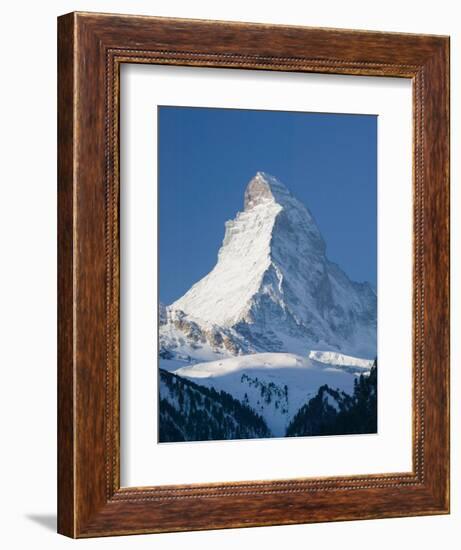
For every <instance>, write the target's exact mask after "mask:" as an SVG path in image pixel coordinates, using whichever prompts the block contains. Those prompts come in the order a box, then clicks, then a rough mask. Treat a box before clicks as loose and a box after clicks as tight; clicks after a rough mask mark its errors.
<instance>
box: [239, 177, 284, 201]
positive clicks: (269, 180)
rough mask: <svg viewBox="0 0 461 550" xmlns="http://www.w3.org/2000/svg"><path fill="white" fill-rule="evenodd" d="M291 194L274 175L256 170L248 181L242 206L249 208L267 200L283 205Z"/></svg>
mask: <svg viewBox="0 0 461 550" xmlns="http://www.w3.org/2000/svg"><path fill="white" fill-rule="evenodd" d="M290 197H291V194H290V192H289V191H288V189H287V188H286V187H285V185H283V183H282V182H280V181H279V180H278V179H277V178H274V176H271V175H270V174H267V173H266V172H256V175H255V176H254V177H253V178H252V179H251V180H250V181H249V183H248V185H247V188H246V190H245V197H244V208H245V210H251V209H252V208H254V207H255V206H258V205H259V204H261V203H263V202H267V201H272V202H277V203H278V204H280V205H283V204H284V203H285V202H286V199H288V198H290Z"/></svg>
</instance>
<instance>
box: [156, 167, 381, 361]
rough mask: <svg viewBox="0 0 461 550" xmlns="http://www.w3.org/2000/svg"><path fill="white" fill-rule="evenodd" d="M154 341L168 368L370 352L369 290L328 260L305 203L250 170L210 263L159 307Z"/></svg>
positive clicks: (372, 312) (372, 297)
mask: <svg viewBox="0 0 461 550" xmlns="http://www.w3.org/2000/svg"><path fill="white" fill-rule="evenodd" d="M160 349H161V353H160V355H161V356H162V353H163V354H164V356H165V357H166V356H168V355H169V357H168V359H170V360H173V361H174V362H173V363H171V364H170V365H171V366H172V365H174V364H175V361H176V360H179V361H186V362H196V361H210V360H216V359H218V358H222V357H231V356H235V355H241V354H247V353H256V352H267V351H271V352H292V353H297V354H301V355H306V354H307V353H308V351H309V350H312V349H319V350H327V351H335V352H342V353H346V354H350V355H353V356H356V357H365V358H374V357H375V355H376V294H375V292H374V290H373V289H372V287H371V286H370V285H369V284H368V283H356V282H353V281H351V280H350V279H349V278H348V277H347V275H346V274H345V273H344V272H343V271H342V270H341V269H340V268H339V267H338V266H337V265H336V264H334V263H332V262H330V261H329V260H328V258H327V257H326V246H325V242H324V240H323V238H322V235H321V234H320V231H319V229H318V227H317V225H316V223H315V220H314V218H313V217H312V215H311V213H310V212H309V211H308V209H307V208H306V207H305V206H304V205H303V204H302V203H301V202H300V201H298V200H297V199H296V198H295V197H293V196H292V195H291V193H290V192H289V191H288V189H287V188H286V187H285V186H284V185H283V184H282V183H280V182H279V181H278V180H276V179H275V178H273V177H272V176H269V175H268V174H265V173H262V172H258V173H257V174H256V176H255V177H254V178H253V179H252V180H251V181H250V182H249V184H248V186H247V189H246V191H245V196H244V209H243V211H242V212H239V213H238V214H237V216H236V217H235V219H234V220H231V221H228V222H226V230H225V237H224V241H223V244H222V246H221V249H220V250H219V253H218V261H217V263H216V265H215V267H214V268H213V270H212V271H211V272H210V273H209V274H208V275H207V276H205V277H204V278H203V279H201V280H200V281H199V282H197V283H196V284H195V285H193V286H192V288H191V289H190V290H189V291H188V292H187V293H186V294H185V295H184V296H183V297H181V298H180V299H179V300H177V301H176V302H174V303H173V304H171V305H170V306H167V307H165V308H163V309H162V311H161V314H160ZM162 366H163V363H162ZM164 368H168V366H166V365H165V366H164ZM168 370H170V368H168Z"/></svg>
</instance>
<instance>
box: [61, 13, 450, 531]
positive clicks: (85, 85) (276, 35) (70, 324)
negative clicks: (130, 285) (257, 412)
mask: <svg viewBox="0 0 461 550" xmlns="http://www.w3.org/2000/svg"><path fill="white" fill-rule="evenodd" d="M58 50H59V55H58V70H59V93H58V144H59V161H58V231H59V238H58V265H59V277H58V281H59V282H58V292H59V300H58V304H59V305H58V307H59V311H58V313H59V316H58V317H59V326H58V397H59V399H58V404H59V407H58V466H59V468H58V531H59V532H60V533H62V534H64V535H67V536H69V537H96V536H107V535H122V534H134V533H155V532H165V531H184V530H196V529H219V528H229V527H245V526H261V525H275V524H280V525H282V524H295V523H309V522H319V521H338V520H353V519H369V518H384V517H399V516H409V515H430V514H445V513H448V512H449V39H448V37H442V36H430V35H411V34H392V33H380V32H365V31H349V30H337V29H318V28H305V27H289V26H272V25H259V24H247V23H230V22H214V21H199V20H182V19H165V18H155V17H137V16H123V15H109V14H107V15H105V14H92V13H71V14H68V15H64V16H62V17H60V18H59V21H58ZM122 63H147V64H165V65H187V66H194V67H224V68H227V69H229V70H232V69H234V68H240V69H242V68H243V69H264V70H269V71H296V72H314V73H328V74H347V75H369V76H393V77H405V78H410V79H412V82H413V106H414V123H413V124H414V126H413V127H414V140H413V141H414V149H413V151H414V155H413V161H414V165H413V174H414V176H413V178H414V193H413V196H414V201H413V203H414V209H413V221H414V259H413V274H414V275H413V320H414V321H413V330H414V337H413V469H412V471H411V472H396V473H392V474H383V475H359V476H350V477H335V478H320V479H315V478H308V477H306V478H303V479H288V480H275V481H255V482H241V483H213V484H205V485H204V484H202V485H186V486H155V487H127V488H121V487H120V473H119V470H120V462H119V457H120V445H119V435H120V421H119V322H120V319H119V233H118V231H119V226H118V213H119V69H120V65H121V64H122Z"/></svg>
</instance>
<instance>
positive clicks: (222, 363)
mask: <svg viewBox="0 0 461 550" xmlns="http://www.w3.org/2000/svg"><path fill="white" fill-rule="evenodd" d="M174 374H175V375H177V376H181V377H184V378H187V379H190V380H192V381H194V382H195V383H197V384H199V385H201V386H206V387H212V388H215V389H216V390H218V391H220V390H223V391H225V392H227V393H229V394H230V395H232V396H233V397H234V398H236V399H238V400H239V401H241V402H242V403H244V404H247V405H248V406H249V407H251V408H252V409H253V410H254V411H256V412H257V413H258V414H260V415H261V416H262V417H263V419H264V420H265V422H266V424H267V425H268V427H269V429H270V430H271V432H272V433H273V435H274V436H278V437H280V436H283V435H284V434H285V430H286V427H287V425H288V423H289V421H290V420H291V418H292V417H293V416H294V415H295V414H296V412H298V410H299V409H300V407H301V406H302V405H304V404H305V403H306V402H307V401H308V399H310V398H312V397H314V395H315V394H316V393H317V390H318V388H319V387H320V386H322V385H324V384H328V386H329V387H331V388H332V389H340V390H342V391H344V392H346V393H348V394H352V391H353V386H354V379H355V376H354V375H353V374H350V373H349V372H345V371H343V370H342V369H341V368H335V367H333V366H331V365H326V364H322V363H319V362H317V361H313V360H311V359H309V358H307V357H301V356H299V355H295V354H290V353H256V354H251V355H244V356H237V357H230V358H227V359H222V360H218V361H209V362H205V363H198V364H195V365H190V366H185V367H182V368H179V369H177V370H175V371H174Z"/></svg>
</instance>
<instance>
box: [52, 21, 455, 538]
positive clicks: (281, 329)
mask: <svg viewBox="0 0 461 550" xmlns="http://www.w3.org/2000/svg"><path fill="white" fill-rule="evenodd" d="M58 69H59V93H58V138H59V162H58V222H59V223H58V232H59V235H58V254H59V257H58V264H59V277H58V280H59V286H58V293H59V300H58V301H59V311H58V314H59V328H58V394H59V395H58V397H59V399H58V403H59V410H58V469H59V471H58V530H59V532H60V533H62V534H64V535H67V536H70V537H97V536H108V535H122V534H135V533H156V532H165V531H184V530H196V529H218V528H229V527H245V526H260V525H276V524H294V523H310V522H319V521H338V520H353V519H371V518H384V517H399V516H410V515H429V514H446V513H448V512H449V39H448V38H447V37H442V36H432V35H411V34H396V33H379V32H366V31H349V30H338V29H317V28H308V27H288V26H273V25H262V24H247V23H230V22H220V21H196V20H181V19H166V18H156V17H137V16H123V15H110V14H104V15H103V14H92V13H71V14H68V15H64V16H62V17H60V18H59V20H58Z"/></svg>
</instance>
